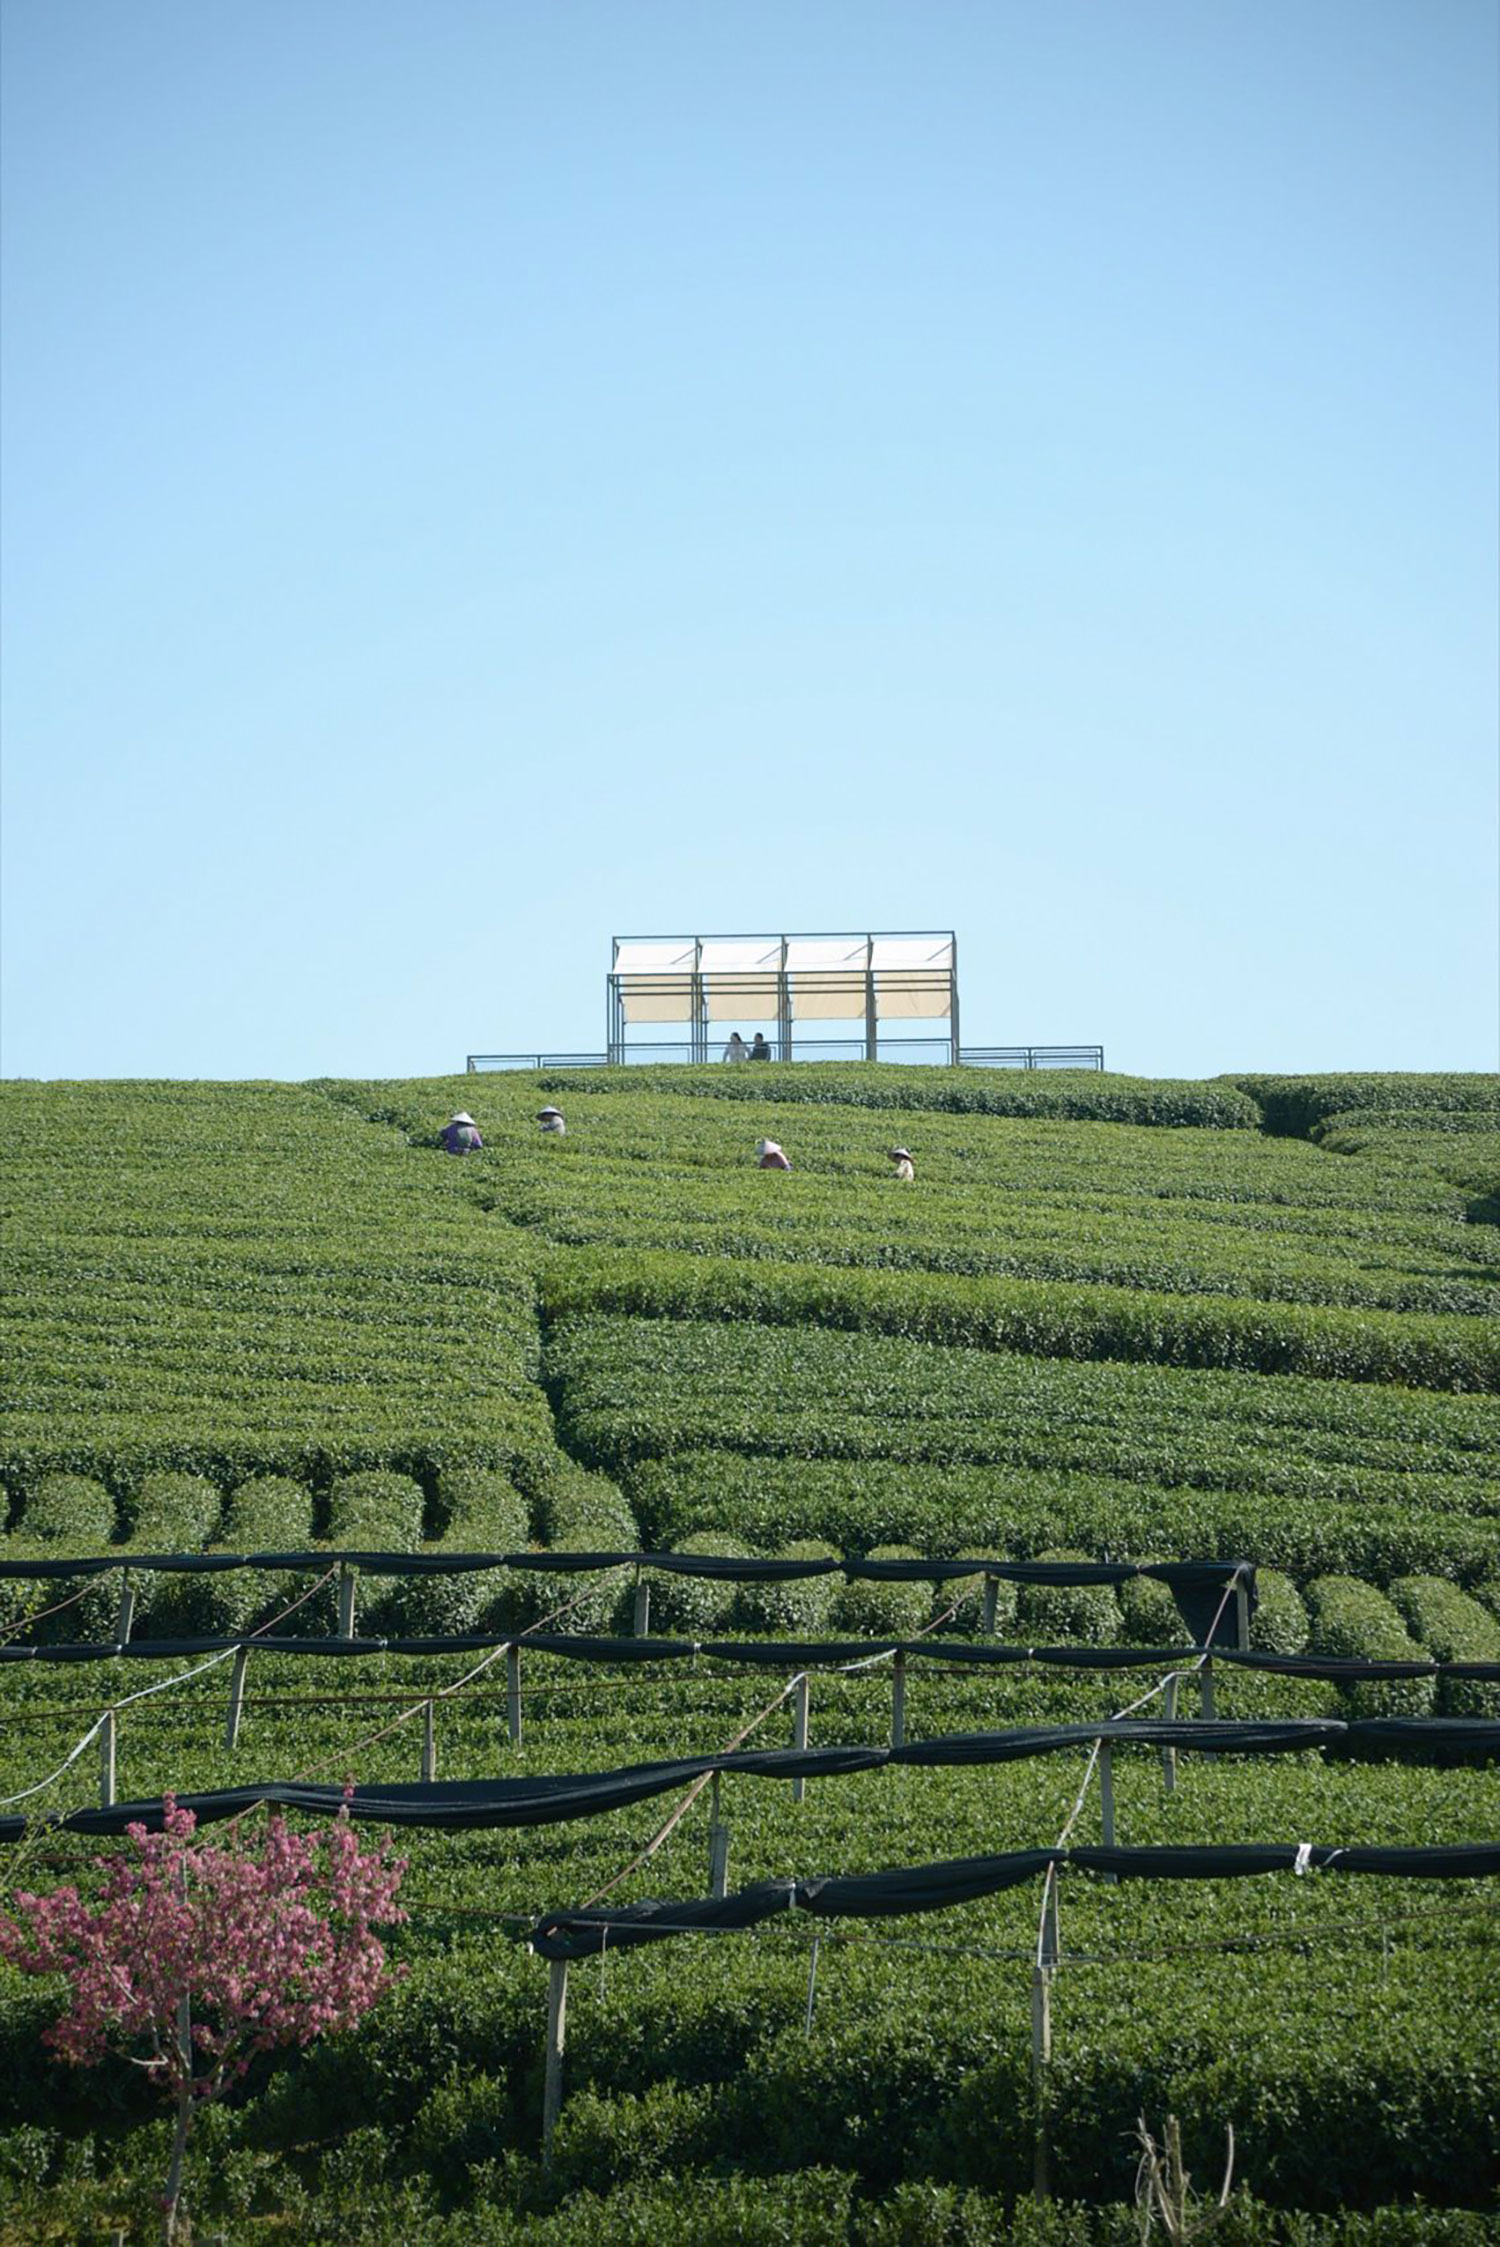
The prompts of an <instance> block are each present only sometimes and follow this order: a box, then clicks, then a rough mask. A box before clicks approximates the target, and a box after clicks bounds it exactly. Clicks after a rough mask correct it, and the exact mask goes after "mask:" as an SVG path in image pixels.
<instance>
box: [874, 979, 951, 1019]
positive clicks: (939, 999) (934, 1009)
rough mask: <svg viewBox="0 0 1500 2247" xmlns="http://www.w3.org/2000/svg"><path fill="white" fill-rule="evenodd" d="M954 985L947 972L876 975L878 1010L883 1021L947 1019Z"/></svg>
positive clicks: (876, 1007) (876, 1006) (876, 1008)
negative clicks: (945, 973)
mask: <svg viewBox="0 0 1500 2247" xmlns="http://www.w3.org/2000/svg"><path fill="white" fill-rule="evenodd" d="M951 996H952V986H951V985H950V983H949V981H948V978H947V976H946V975H914V974H912V973H910V972H907V973H906V974H904V975H877V976H876V978H875V1011H876V1013H877V1014H878V1015H879V1016H880V1019H881V1021H882V1022H895V1021H908V1022H946V1021H947V1019H948V1014H949V1008H950V1001H951Z"/></svg>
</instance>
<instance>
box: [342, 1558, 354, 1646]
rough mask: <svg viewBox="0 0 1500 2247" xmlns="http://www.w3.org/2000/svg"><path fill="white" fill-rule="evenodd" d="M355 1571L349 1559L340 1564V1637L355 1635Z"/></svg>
mask: <svg viewBox="0 0 1500 2247" xmlns="http://www.w3.org/2000/svg"><path fill="white" fill-rule="evenodd" d="M354 1584H355V1572H354V1570H353V1569H352V1568H351V1567H350V1566H349V1563H348V1562H347V1561H343V1562H341V1563H340V1565H339V1637H340V1638H353V1636H354Z"/></svg>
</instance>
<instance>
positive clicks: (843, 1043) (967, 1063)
mask: <svg viewBox="0 0 1500 2247" xmlns="http://www.w3.org/2000/svg"><path fill="white" fill-rule="evenodd" d="M768 1042H769V1044H770V1048H771V1051H770V1059H771V1060H773V1061H863V1060H865V1059H866V1058H867V1056H866V1051H865V1044H864V1040H863V1039H861V1038H797V1039H796V1040H794V1041H791V1042H787V1041H783V1040H781V1039H771V1040H770V1041H768ZM702 1058H703V1057H702V1054H701V1052H695V1051H694V1048H693V1047H692V1045H691V1044H690V1043H689V1042H688V1041H687V1040H686V1039H682V1040H679V1041H677V1042H675V1043H662V1044H646V1043H641V1044H623V1045H619V1046H616V1047H615V1049H614V1050H613V1051H612V1052H610V1053H471V1054H470V1055H469V1056H468V1058H467V1067H468V1073H469V1075H470V1076H476V1075H478V1074H479V1073H480V1072H481V1071H482V1070H487V1069H605V1068H612V1067H613V1068H622V1067H623V1068H630V1067H641V1066H648V1067H649V1066H651V1065H654V1064H660V1063H687V1062H692V1061H695V1060H696V1061H697V1062H698V1063H699V1064H700V1066H701V1064H702ZM879 1058H880V1059H881V1060H882V1061H890V1062H892V1063H894V1064H896V1065H897V1066H899V1065H900V1064H901V1063H902V1062H906V1063H908V1064H910V1063H913V1062H920V1063H926V1064H927V1065H928V1066H929V1067H931V1066H934V1065H936V1066H940V1067H948V1066H951V1065H952V1064H953V1062H954V1059H955V1056H954V1052H953V1045H952V1041H951V1040H950V1039H948V1038H882V1039H881V1040H880V1054H879ZM713 1059H714V1061H715V1062H717V1060H718V1055H717V1053H716V1054H715V1055H714V1056H713ZM957 1060H958V1062H959V1063H960V1064H961V1065H962V1066H963V1067H964V1068H966V1069H1102V1068H1103V1067H1104V1048H1103V1046H1102V1045H978V1046H968V1045H966V1046H964V1047H963V1049H962V1050H961V1052H960V1053H959V1054H958V1056H957Z"/></svg>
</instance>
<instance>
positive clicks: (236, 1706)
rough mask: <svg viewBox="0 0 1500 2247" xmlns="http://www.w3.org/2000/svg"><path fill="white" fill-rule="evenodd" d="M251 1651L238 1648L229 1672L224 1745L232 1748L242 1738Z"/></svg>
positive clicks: (246, 1648)
mask: <svg viewBox="0 0 1500 2247" xmlns="http://www.w3.org/2000/svg"><path fill="white" fill-rule="evenodd" d="M249 1661H250V1649H249V1647H248V1646H237V1647H236V1648H235V1650H234V1662H233V1665H232V1667H231V1669H230V1672H229V1709H228V1713H227V1714H226V1716H225V1718H224V1745H225V1747H226V1748H232V1747H233V1746H234V1744H235V1742H236V1741H237V1740H238V1738H239V1736H240V1718H241V1717H242V1716H243V1715H244V1713H245V1671H246V1669H247V1667H248V1666H249Z"/></svg>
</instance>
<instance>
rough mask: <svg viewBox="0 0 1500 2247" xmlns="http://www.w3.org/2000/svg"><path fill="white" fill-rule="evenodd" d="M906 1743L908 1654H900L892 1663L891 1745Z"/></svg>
mask: <svg viewBox="0 0 1500 2247" xmlns="http://www.w3.org/2000/svg"><path fill="white" fill-rule="evenodd" d="M905 1745H906V1656H905V1655H904V1654H898V1655H897V1656H896V1659H895V1661H894V1663H893V1664H892V1665H891V1746H892V1747H893V1748H903V1747H905Z"/></svg>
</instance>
